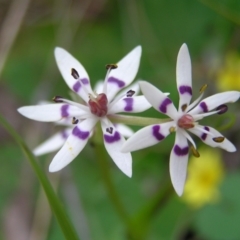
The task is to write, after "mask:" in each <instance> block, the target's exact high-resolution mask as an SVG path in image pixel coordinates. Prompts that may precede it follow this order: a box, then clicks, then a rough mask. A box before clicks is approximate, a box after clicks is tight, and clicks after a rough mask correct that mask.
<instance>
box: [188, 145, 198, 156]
mask: <svg viewBox="0 0 240 240" xmlns="http://www.w3.org/2000/svg"><path fill="white" fill-rule="evenodd" d="M190 149H191V151H192V154H193V156H194V157H197V158H199V157H200V154H199V152H198V150H197V149H196V148H195V147H194V146H191V147H190Z"/></svg>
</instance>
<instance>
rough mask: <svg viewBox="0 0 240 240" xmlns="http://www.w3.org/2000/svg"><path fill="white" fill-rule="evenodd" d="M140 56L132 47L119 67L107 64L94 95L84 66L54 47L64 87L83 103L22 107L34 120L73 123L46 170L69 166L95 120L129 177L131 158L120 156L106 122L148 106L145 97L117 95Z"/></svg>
mask: <svg viewBox="0 0 240 240" xmlns="http://www.w3.org/2000/svg"><path fill="white" fill-rule="evenodd" d="M140 56H141V47H140V46H138V47H136V48H134V49H133V50H132V51H131V52H130V53H129V54H128V55H126V56H125V57H124V58H123V59H122V60H121V61H120V62H118V64H117V65H116V64H110V65H107V68H108V71H107V75H106V78H105V81H104V86H103V91H102V92H101V93H96V92H93V90H92V88H91V85H90V79H89V77H88V74H87V72H86V70H85V69H84V67H83V66H82V65H81V64H80V63H79V62H78V61H77V60H76V59H75V58H74V57H73V56H72V55H70V54H69V53H68V52H67V51H65V50H64V49H62V48H59V47H57V48H56V49H55V58H56V62H57V65H58V68H59V70H60V72H61V74H62V76H63V78H64V80H65V81H66V83H67V85H68V86H69V87H70V89H71V90H73V91H74V92H75V93H78V94H79V96H80V97H81V98H82V100H83V101H84V104H82V103H78V102H73V101H70V100H67V99H64V98H62V97H60V96H56V97H54V99H53V100H54V101H55V102H56V103H55V104H47V105H36V106H25V107H21V108H19V109H18V111H19V112H20V113H21V114H22V115H24V116H25V117H28V118H30V119H33V120H37V121H44V122H58V121H60V120H61V119H68V120H69V119H70V120H71V121H72V123H73V124H76V126H75V127H73V129H72V130H70V135H69V136H68V137H67V139H66V141H65V143H64V145H63V146H62V148H61V149H60V151H59V152H58V153H57V154H56V155H55V157H54V158H53V160H52V162H51V164H50V166H49V171H50V172H55V171H59V170H61V169H62V168H63V167H65V166H66V165H68V164H69V163H70V162H71V161H72V160H73V159H74V158H75V157H76V156H77V155H78V154H79V153H80V152H81V150H82V149H83V148H84V146H85V145H86V143H87V141H88V139H89V137H90V135H91V132H92V130H93V128H94V126H95V125H96V123H97V122H98V121H100V123H101V128H102V131H103V141H104V145H105V148H106V150H107V152H108V154H109V155H110V156H111V158H112V159H113V161H114V162H115V164H116V165H117V166H118V167H119V169H121V170H122V171H123V172H124V173H125V174H126V175H127V176H129V177H131V175H132V157H131V154H130V153H122V152H121V151H120V148H121V146H122V144H123V143H124V142H125V139H124V137H123V136H122V135H121V134H120V132H119V131H118V130H117V129H116V127H115V126H114V125H113V124H112V123H111V121H110V120H109V116H111V115H114V116H115V117H116V118H117V116H118V115H117V113H119V112H127V113H129V112H131V113H132V112H142V111H144V110H146V109H148V108H149V107H150V104H149V103H148V102H147V100H146V99H145V97H144V96H133V94H134V91H130V92H127V93H125V94H124V95H122V96H118V97H116V98H114V97H115V96H116V94H117V93H118V92H119V91H120V90H122V89H123V88H125V87H127V86H128V85H129V84H130V83H131V82H132V81H133V79H134V78H135V76H136V73H137V71H138V67H139V62H140Z"/></svg>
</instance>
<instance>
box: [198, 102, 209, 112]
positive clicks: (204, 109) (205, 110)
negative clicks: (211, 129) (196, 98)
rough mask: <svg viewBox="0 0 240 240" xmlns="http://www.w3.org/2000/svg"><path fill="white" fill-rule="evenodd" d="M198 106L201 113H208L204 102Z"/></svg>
mask: <svg viewBox="0 0 240 240" xmlns="http://www.w3.org/2000/svg"><path fill="white" fill-rule="evenodd" d="M199 106H200V107H201V108H202V110H203V112H208V107H207V104H206V103H205V102H201V103H200V104H199Z"/></svg>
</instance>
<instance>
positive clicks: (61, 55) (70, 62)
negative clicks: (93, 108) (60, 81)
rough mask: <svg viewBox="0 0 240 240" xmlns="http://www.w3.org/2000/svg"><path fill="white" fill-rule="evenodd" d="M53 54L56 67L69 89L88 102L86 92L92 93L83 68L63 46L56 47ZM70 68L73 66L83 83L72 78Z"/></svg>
mask: <svg viewBox="0 0 240 240" xmlns="http://www.w3.org/2000/svg"><path fill="white" fill-rule="evenodd" d="M54 54H55V59H56V62H57V65H58V68H59V70H60V72H61V74H62V76H63V78H64V80H65V81H66V83H67V85H68V86H69V87H70V89H71V90H73V91H74V92H77V93H78V94H79V95H80V96H81V97H82V99H83V100H84V101H85V102H88V99H89V98H88V93H92V89H91V85H90V79H89V76H88V74H87V72H86V70H85V68H84V67H83V66H82V64H81V63H80V62H79V61H78V60H77V59H76V58H74V57H73V56H72V55H71V54H70V53H68V52H67V51H66V50H64V49H63V48H60V47H56V48H55V51H54ZM72 68H74V69H75V70H76V71H77V72H78V74H79V76H80V79H81V81H83V84H81V83H80V82H79V81H78V80H76V79H75V78H73V76H72V74H71V72H72ZM82 85H84V86H82ZM84 88H85V89H86V90H87V91H86V90H85V89H84Z"/></svg>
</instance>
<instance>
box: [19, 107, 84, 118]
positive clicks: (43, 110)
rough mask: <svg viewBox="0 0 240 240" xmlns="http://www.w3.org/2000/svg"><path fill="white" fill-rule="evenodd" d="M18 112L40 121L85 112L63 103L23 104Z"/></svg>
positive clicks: (79, 114) (78, 114) (75, 115)
mask: <svg viewBox="0 0 240 240" xmlns="http://www.w3.org/2000/svg"><path fill="white" fill-rule="evenodd" d="M18 112H19V113H21V114H22V115H23V116H24V117H27V118H30V119H33V120H36V121H42V122H55V121H59V120H61V119H62V118H67V117H73V116H74V117H77V116H81V115H83V114H85V111H84V110H81V109H79V108H78V107H76V106H72V105H68V104H65V103H54V104H47V105H35V106H25V107H20V108H18Z"/></svg>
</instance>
